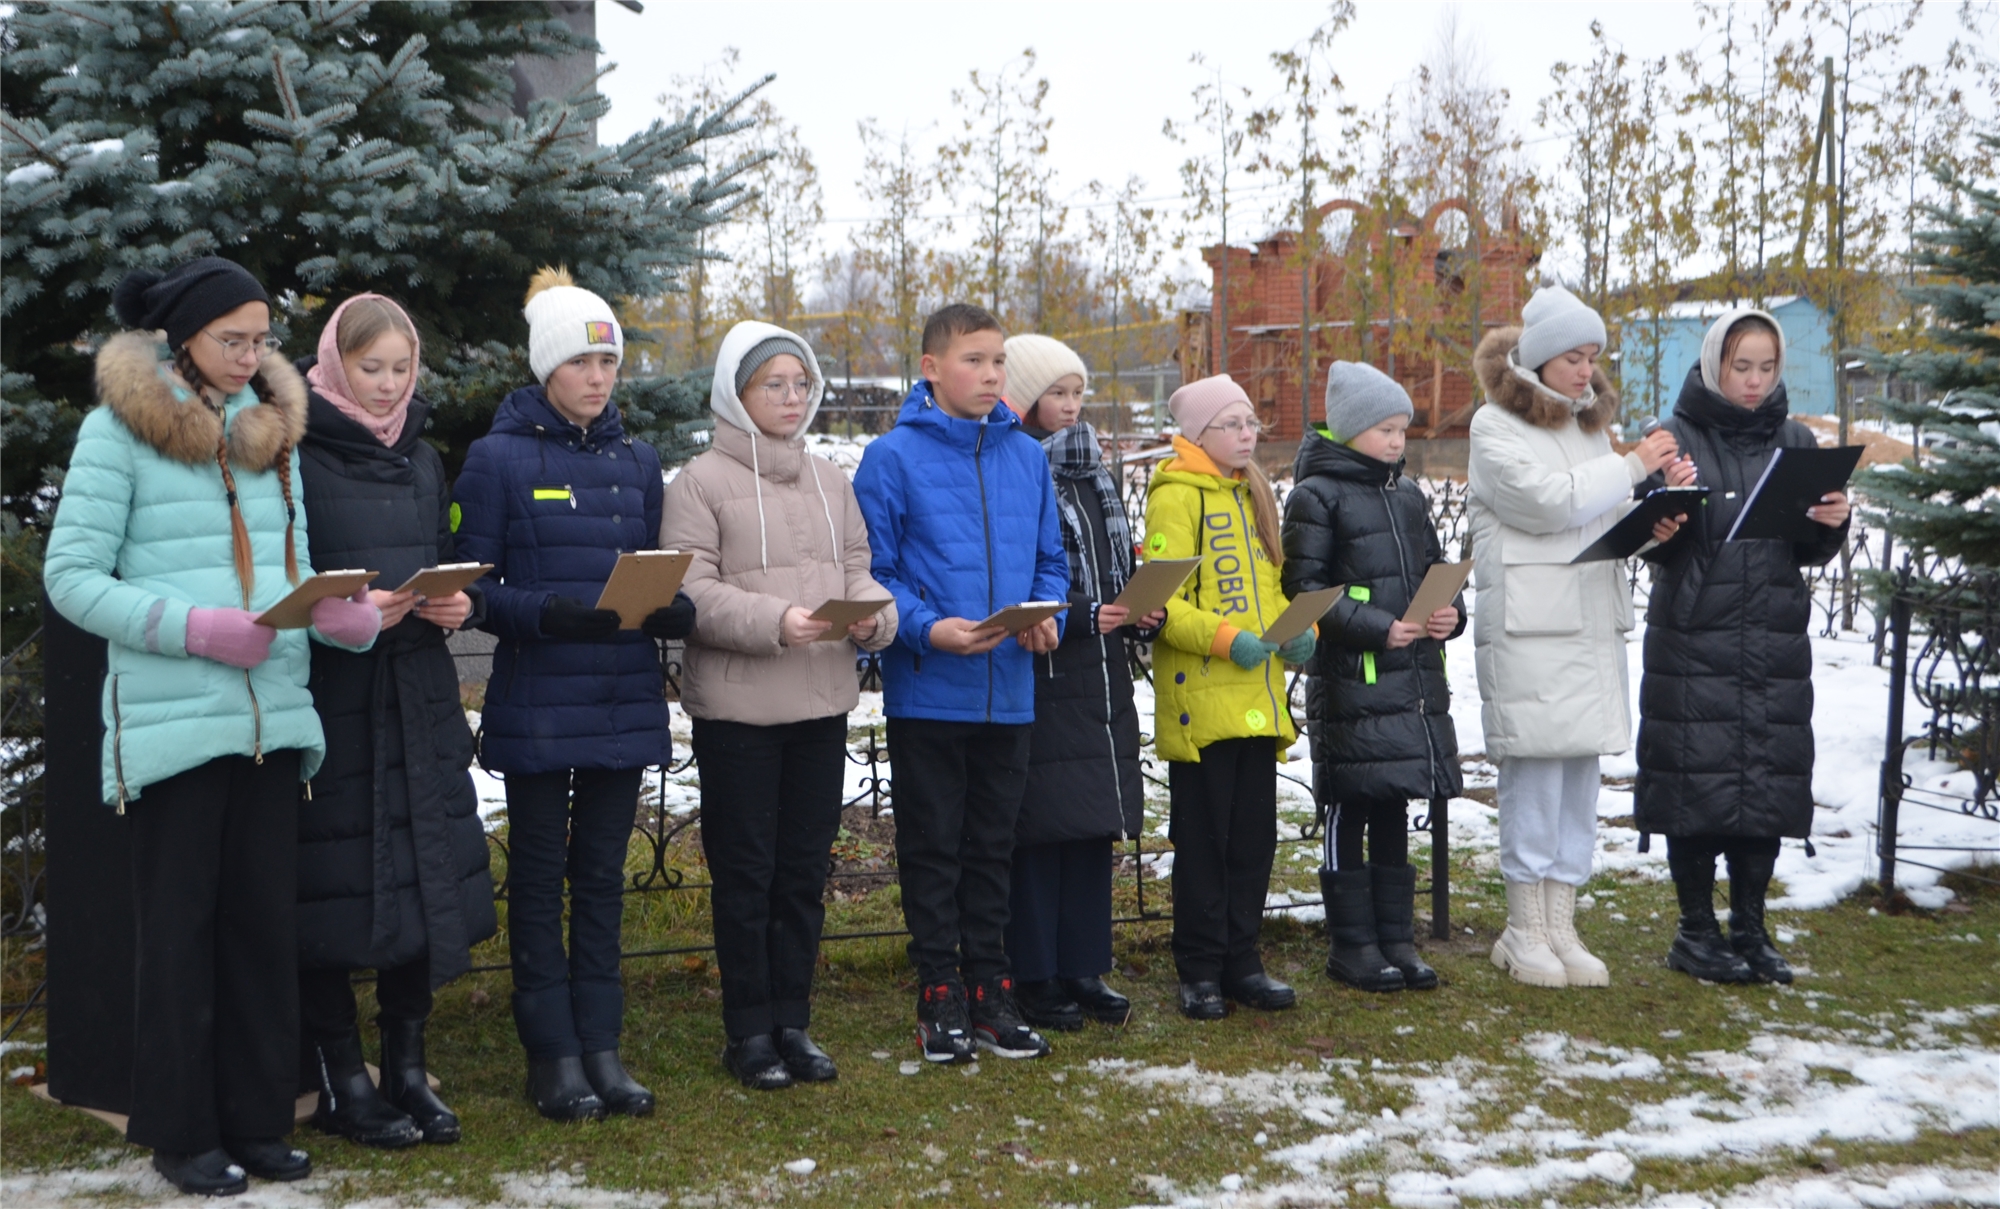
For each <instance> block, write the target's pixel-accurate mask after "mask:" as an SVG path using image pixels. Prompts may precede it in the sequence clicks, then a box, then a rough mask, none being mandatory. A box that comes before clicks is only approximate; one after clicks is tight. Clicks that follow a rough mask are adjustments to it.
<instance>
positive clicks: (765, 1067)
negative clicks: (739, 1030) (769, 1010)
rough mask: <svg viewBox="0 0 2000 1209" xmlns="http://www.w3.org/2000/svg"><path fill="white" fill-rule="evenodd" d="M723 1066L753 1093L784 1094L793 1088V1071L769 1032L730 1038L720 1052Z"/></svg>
mask: <svg viewBox="0 0 2000 1209" xmlns="http://www.w3.org/2000/svg"><path fill="white" fill-rule="evenodd" d="M722 1065H724V1066H726V1067H728V1068H729V1073H730V1074H732V1075H735V1076H736V1081H737V1082H738V1083H741V1084H742V1085H743V1086H745V1087H747V1088H749V1089H750V1090H752V1091H783V1090H784V1089H786V1088H787V1087H790V1086H791V1085H792V1072H791V1071H790V1070H788V1069H786V1067H785V1059H784V1056H783V1055H781V1054H780V1053H778V1046H777V1043H776V1042H774V1041H772V1040H771V1035H770V1034H769V1033H757V1034H755V1035H753V1036H749V1037H731V1038H730V1039H729V1044H728V1045H726V1046H724V1047H723V1050H722Z"/></svg>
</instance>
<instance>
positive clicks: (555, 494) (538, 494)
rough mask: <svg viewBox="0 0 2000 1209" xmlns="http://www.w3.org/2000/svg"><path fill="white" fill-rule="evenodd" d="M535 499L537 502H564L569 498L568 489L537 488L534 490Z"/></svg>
mask: <svg viewBox="0 0 2000 1209" xmlns="http://www.w3.org/2000/svg"><path fill="white" fill-rule="evenodd" d="M535 498H536V499H538V500H566V499H568V498H569V488H567V487H537V488H535Z"/></svg>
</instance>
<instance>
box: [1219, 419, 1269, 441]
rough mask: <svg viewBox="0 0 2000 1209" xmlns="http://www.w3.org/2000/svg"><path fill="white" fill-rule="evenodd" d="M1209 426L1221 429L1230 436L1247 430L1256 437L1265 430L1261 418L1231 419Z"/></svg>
mask: <svg viewBox="0 0 2000 1209" xmlns="http://www.w3.org/2000/svg"><path fill="white" fill-rule="evenodd" d="M1209 427H1210V428H1214V429H1219V430H1221V431H1223V432H1226V433H1228V434H1229V435H1230V436H1237V435H1239V434H1241V433H1246V432H1247V433H1249V434H1250V435H1251V436H1253V437H1254V436H1258V435H1260V434H1262V433H1263V431H1264V425H1263V423H1262V422H1261V421H1259V420H1229V421H1226V422H1224V423H1221V424H1210V425H1209Z"/></svg>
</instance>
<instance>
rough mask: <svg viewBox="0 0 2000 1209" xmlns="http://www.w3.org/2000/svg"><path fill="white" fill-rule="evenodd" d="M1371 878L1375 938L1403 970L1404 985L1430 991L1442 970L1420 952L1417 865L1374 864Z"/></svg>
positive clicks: (1387, 954)
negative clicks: (1418, 945)
mask: <svg viewBox="0 0 2000 1209" xmlns="http://www.w3.org/2000/svg"><path fill="white" fill-rule="evenodd" d="M1368 882H1369V886H1370V888H1371V889H1372V890H1373V891H1374V900H1375V940H1376V942H1377V944H1378V945H1379V946H1380V947H1381V950H1382V956H1383V957H1384V958H1386V959H1388V962H1389V964H1390V965H1392V966H1395V967H1396V968H1397V969H1398V970H1400V971H1401V972H1402V975H1403V985H1404V986H1406V987H1408V988H1410V989H1411V990H1413V991H1428V990H1431V989H1433V988H1435V987H1436V986H1437V984H1438V972H1437V971H1436V970H1433V969H1431V968H1430V967H1429V966H1427V965H1425V964H1424V959H1423V958H1422V957H1419V956H1418V955H1417V870H1416V866H1414V865H1370V866H1368Z"/></svg>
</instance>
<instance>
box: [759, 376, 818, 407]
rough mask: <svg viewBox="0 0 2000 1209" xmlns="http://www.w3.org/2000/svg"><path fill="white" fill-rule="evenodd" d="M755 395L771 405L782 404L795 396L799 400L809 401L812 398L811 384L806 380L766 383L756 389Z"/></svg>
mask: <svg viewBox="0 0 2000 1209" xmlns="http://www.w3.org/2000/svg"><path fill="white" fill-rule="evenodd" d="M757 393H758V394H761V395H763V396H764V399H765V400H766V401H767V402H771V403H782V402H784V401H785V400H786V399H788V398H790V397H792V396H793V395H797V396H798V397H799V398H801V399H810V398H812V383H811V381H809V380H806V379H801V380H799V381H797V382H775V381H774V382H766V383H764V384H763V385H762V386H759V387H758V388H757Z"/></svg>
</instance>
